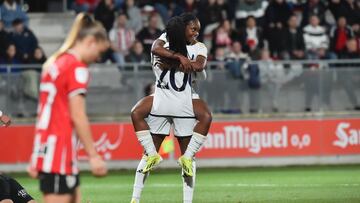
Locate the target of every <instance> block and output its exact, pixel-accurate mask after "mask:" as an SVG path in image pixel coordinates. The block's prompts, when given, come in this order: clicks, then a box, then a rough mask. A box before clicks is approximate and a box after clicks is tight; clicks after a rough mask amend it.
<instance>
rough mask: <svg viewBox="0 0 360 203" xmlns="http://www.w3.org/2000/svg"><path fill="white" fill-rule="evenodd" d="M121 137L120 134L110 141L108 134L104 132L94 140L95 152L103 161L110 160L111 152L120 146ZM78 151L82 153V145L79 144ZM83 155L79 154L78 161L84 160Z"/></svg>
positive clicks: (84, 156)
mask: <svg viewBox="0 0 360 203" xmlns="http://www.w3.org/2000/svg"><path fill="white" fill-rule="evenodd" d="M121 140H122V136H121V134H119V135H117V137H116V139H115V140H113V139H110V136H109V135H108V133H106V132H104V133H102V134H101V136H100V138H99V139H97V140H95V148H96V150H97V151H98V152H99V153H100V154H102V155H103V157H104V159H105V160H110V159H111V152H112V151H114V150H116V149H117V148H118V147H119V146H120V144H121ZM78 150H79V151H81V152H83V151H84V145H83V144H82V143H81V142H79V144H78ZM84 154H85V153H79V159H85V158H86V157H87V156H86V154H85V155H84Z"/></svg>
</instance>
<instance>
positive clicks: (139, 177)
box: [132, 155, 150, 203]
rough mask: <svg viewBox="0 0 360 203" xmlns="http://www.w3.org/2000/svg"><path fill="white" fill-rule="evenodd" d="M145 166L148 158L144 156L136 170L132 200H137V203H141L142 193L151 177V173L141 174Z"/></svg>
mask: <svg viewBox="0 0 360 203" xmlns="http://www.w3.org/2000/svg"><path fill="white" fill-rule="evenodd" d="M145 165H146V156H145V155H144V156H143V157H142V158H141V161H140V163H139V165H138V167H137V169H136V173H135V182H134V188H133V194H132V198H133V199H136V202H137V203H138V202H140V196H141V192H142V190H143V188H144V184H145V180H146V178H147V177H148V176H149V175H150V173H149V172H147V173H146V174H143V173H142V172H141V171H142V170H143V169H144V167H145Z"/></svg>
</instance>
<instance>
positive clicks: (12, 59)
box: [0, 44, 21, 72]
mask: <svg viewBox="0 0 360 203" xmlns="http://www.w3.org/2000/svg"><path fill="white" fill-rule="evenodd" d="M0 64H21V59H20V58H19V57H18V55H17V53H16V46H15V44H9V45H8V46H7V48H6V54H5V56H4V57H3V58H1V59H0ZM2 72H3V71H2Z"/></svg>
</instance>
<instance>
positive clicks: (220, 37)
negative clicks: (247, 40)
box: [210, 20, 238, 54]
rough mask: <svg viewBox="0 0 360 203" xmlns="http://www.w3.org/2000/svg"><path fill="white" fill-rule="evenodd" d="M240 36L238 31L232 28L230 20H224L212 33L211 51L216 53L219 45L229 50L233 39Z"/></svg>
mask: <svg viewBox="0 0 360 203" xmlns="http://www.w3.org/2000/svg"><path fill="white" fill-rule="evenodd" d="M237 38H238V36H237V33H236V31H234V30H233V29H232V28H231V24H230V21H229V20H223V21H222V22H221V24H220V25H219V27H217V28H216V29H215V30H214V31H213V34H212V43H211V45H212V47H211V51H210V52H211V53H212V54H214V53H215V50H216V48H217V47H223V48H224V49H225V52H226V53H227V52H229V51H230V48H231V44H232V40H236V39H237Z"/></svg>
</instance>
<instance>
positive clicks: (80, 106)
mask: <svg viewBox="0 0 360 203" xmlns="http://www.w3.org/2000/svg"><path fill="white" fill-rule="evenodd" d="M69 100H70V116H71V120H72V121H73V123H74V126H75V130H76V134H77V135H78V137H79V139H80V141H81V143H82V144H83V145H84V148H85V151H86V152H87V154H88V155H89V160H90V165H91V170H92V172H93V174H94V175H96V176H104V175H106V173H107V170H106V166H105V162H104V161H103V160H102V158H101V157H100V156H99V154H98V153H97V152H96V149H95V146H94V141H93V139H92V136H91V130H90V123H89V119H88V117H87V115H86V103H85V97H84V95H83V94H77V95H74V96H71V97H70V99H69Z"/></svg>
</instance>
